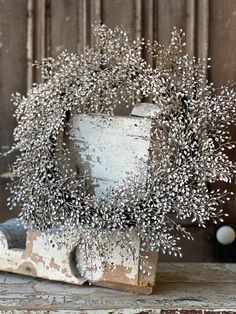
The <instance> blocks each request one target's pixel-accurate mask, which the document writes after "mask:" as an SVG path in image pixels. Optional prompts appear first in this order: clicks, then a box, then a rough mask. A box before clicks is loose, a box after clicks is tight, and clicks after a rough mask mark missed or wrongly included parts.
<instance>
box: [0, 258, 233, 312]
mask: <svg viewBox="0 0 236 314" xmlns="http://www.w3.org/2000/svg"><path fill="white" fill-rule="evenodd" d="M222 269H223V272H222ZM197 273H199V274H200V276H199V277H198V276H197ZM214 273H215V276H213V274H214ZM184 276H185V279H184ZM191 277H192V279H191ZM186 278H188V282H186ZM208 278H209V280H208ZM229 278H231V282H229ZM235 279H236V267H235V265H229V264H224V265H223V268H222V265H219V264H191V263H190V264H182V265H181V264H171V263H163V264H160V265H159V270H158V273H157V283H156V290H155V293H154V294H153V295H150V296H142V295H139V296H137V295H135V294H131V293H126V292H118V291H115V290H111V289H105V288H98V287H91V286H87V287H77V286H73V285H69V284H63V283H55V282H49V281H45V280H36V279H32V278H29V277H23V276H20V275H12V274H7V273H0V313H14V314H15V313H17V314H18V313H23V314H26V313H27V314H28V313H81V314H82V313H83V314H90V313H96V314H105V313H107V314H108V313H109V314H118V313H119V314H129V313H130V314H141V313H142V314H146V313H147V314H148V313H163V314H168V313H170V314H172V313H173V314H174V313H175V314H177V313H178V314H198V313H199V314H200V313H201V314H203V313H204V314H210V313H219V314H220V313H221V314H223V313H236V280H235ZM184 281H185V282H184Z"/></svg>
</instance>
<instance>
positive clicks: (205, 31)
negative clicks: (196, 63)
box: [197, 0, 209, 59]
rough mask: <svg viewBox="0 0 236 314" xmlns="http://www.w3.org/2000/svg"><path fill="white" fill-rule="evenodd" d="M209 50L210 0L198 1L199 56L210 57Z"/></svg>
mask: <svg viewBox="0 0 236 314" xmlns="http://www.w3.org/2000/svg"><path fill="white" fill-rule="evenodd" d="M208 52H209V0H198V2H197V57H198V58H205V59H207V58H208Z"/></svg>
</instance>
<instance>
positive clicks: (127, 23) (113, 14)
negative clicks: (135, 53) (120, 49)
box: [101, 0, 137, 39]
mask: <svg viewBox="0 0 236 314" xmlns="http://www.w3.org/2000/svg"><path fill="white" fill-rule="evenodd" d="M136 4H137V3H135V0H112V1H111V0H103V1H102V13H101V14H102V22H103V23H105V24H106V25H107V26H109V27H111V28H115V27H116V26H122V27H124V28H125V29H126V30H127V31H129V33H130V37H131V39H134V38H135V37H136V34H135V29H136V19H135V12H136V8H137V7H136Z"/></svg>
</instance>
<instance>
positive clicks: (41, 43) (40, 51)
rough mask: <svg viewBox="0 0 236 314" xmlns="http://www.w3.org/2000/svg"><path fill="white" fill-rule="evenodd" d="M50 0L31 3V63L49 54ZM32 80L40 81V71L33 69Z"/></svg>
mask: <svg viewBox="0 0 236 314" xmlns="http://www.w3.org/2000/svg"><path fill="white" fill-rule="evenodd" d="M49 14H50V0H41V1H37V0H34V3H33V23H34V32H33V63H34V62H35V61H41V60H42V59H43V58H46V57H48V56H50V54H51V51H50V48H51V46H50V24H49V18H50V17H49ZM33 81H34V82H40V81H41V77H40V71H38V70H36V68H34V69H33Z"/></svg>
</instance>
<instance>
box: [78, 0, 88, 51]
mask: <svg viewBox="0 0 236 314" xmlns="http://www.w3.org/2000/svg"><path fill="white" fill-rule="evenodd" d="M87 15H88V14H87V2H86V0H79V2H78V11H77V16H78V20H77V27H78V34H77V38H78V52H79V53H83V52H84V49H85V47H86V46H87V45H88V35H87Z"/></svg>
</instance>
